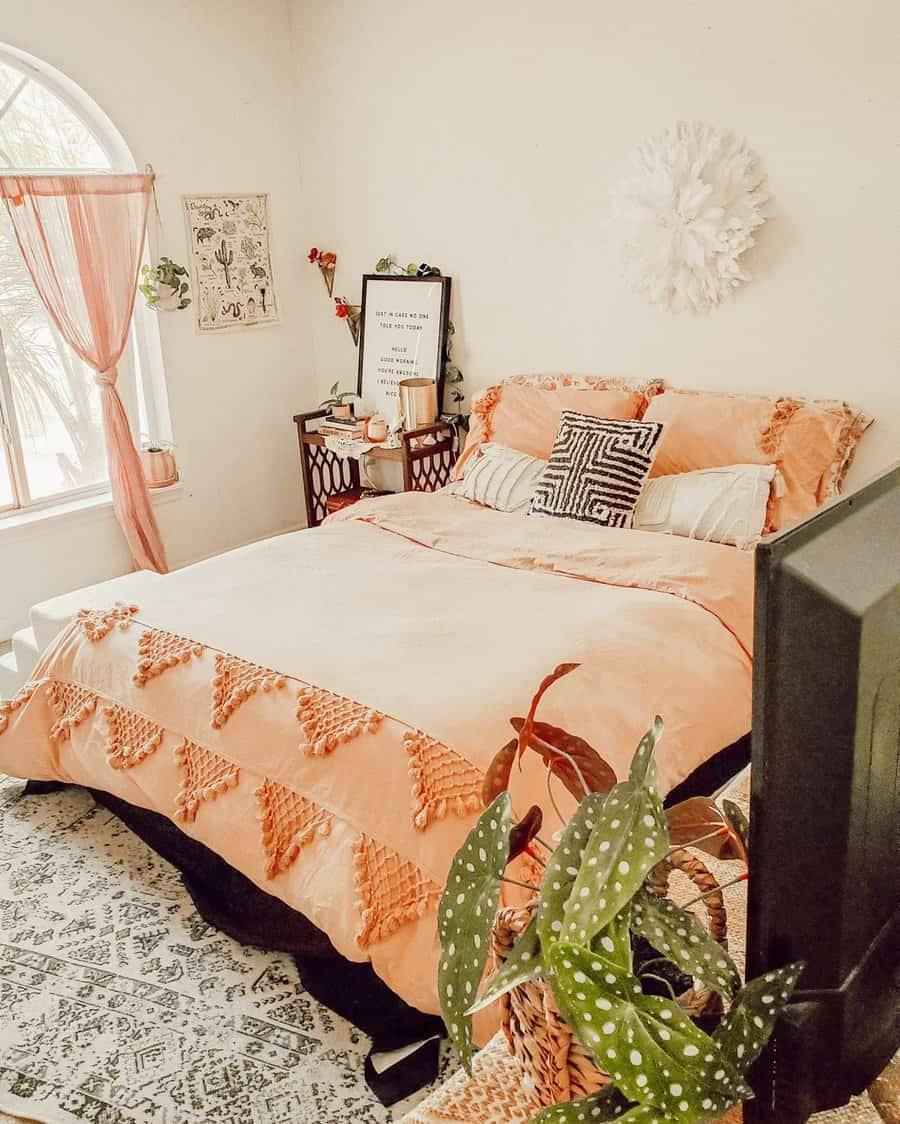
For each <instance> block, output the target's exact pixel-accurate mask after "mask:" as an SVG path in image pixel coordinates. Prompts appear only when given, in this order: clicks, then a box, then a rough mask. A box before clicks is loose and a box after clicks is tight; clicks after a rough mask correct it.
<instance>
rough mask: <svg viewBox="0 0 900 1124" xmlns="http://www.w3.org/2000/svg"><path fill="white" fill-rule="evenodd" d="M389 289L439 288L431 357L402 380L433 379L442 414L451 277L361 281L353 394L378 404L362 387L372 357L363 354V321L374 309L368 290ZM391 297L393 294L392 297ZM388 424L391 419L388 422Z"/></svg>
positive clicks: (379, 276) (376, 276)
mask: <svg viewBox="0 0 900 1124" xmlns="http://www.w3.org/2000/svg"><path fill="white" fill-rule="evenodd" d="M382 282H383V283H384V284H388V285H417V286H418V285H432V286H439V288H440V305H439V313H438V316H439V320H438V333H437V341H436V347H435V348H434V351H433V354H430V355H429V357H428V362H427V363H426V364H420V365H418V366H417V368H416V369H415V370H411V371H410V372H409V374H408V375H407V376H405V377H409V378H429V379H431V378H433V379H434V380H435V383H436V385H437V403H438V413H439V414H440V413H441V412H442V411H443V403H444V365H445V362H446V356H447V333H448V325H449V323H450V290H451V284H452V279H451V278H450V277H442V276H435V275H429V276H427V277H414V276H409V275H403V274H387V273H365V274H363V279H362V301H361V310H360V322H359V370H358V373H357V380H356V392H357V394H358V395H359V397H360V398H362V399H364V400H375V401H377V395H375V394H374V393H372V392H371V391H372V388H371V387H370V388H368V389H369V391H370V393H369V394H367V387H366V385H365V381H364V379H365V374H366V368H367V359H368V360H372V358H373V357H372V356H371V355H367V352H366V337H367V332H366V319H367V313H368V314H369V315H372V313H373V311H374V308H373V303H372V296H371V292H374V290H371V291H370V287H371V286H374V285H376V284H377V285H380V284H382ZM392 295H393V294H392ZM368 336H369V338H370V339H371V337H372V332H371V331H370V332H369V333H368ZM388 420H390V419H388Z"/></svg>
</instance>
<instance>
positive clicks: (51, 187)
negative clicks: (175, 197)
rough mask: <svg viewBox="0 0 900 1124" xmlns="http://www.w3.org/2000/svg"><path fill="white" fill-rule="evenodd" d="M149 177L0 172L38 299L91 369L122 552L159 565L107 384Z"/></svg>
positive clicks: (132, 277) (138, 470)
mask: <svg viewBox="0 0 900 1124" xmlns="http://www.w3.org/2000/svg"><path fill="white" fill-rule="evenodd" d="M152 186H153V177H152V176H150V175H124V176H116V175H93V176H49V175H37V176H12V175H8V176H0V196H2V198H3V201H4V203H5V204H6V209H7V211H8V212H9V217H10V219H11V220H12V224H13V229H14V230H15V235H16V240H17V241H18V243H19V248H20V250H21V251H22V256H23V257H24V259H25V264H26V265H27V267H28V272H29V273H30V274H31V278H32V280H33V281H34V284H35V287H36V288H37V291H38V293H39V294H40V297H41V300H42V301H43V303H44V305H45V306H46V309H47V312H48V313H49V314H50V316H51V318H52V319H53V322H54V324H56V326H57V328H58V329H59V331H60V333H61V335H62V337H63V339H64V340H65V341H66V342H67V343H68V344H69V346H70V347H71V348H72V350H73V351H74V352H75V353H76V355H78V356H79V357H80V358H81V359H83V360H84V361H85V363H87V364H89V365H90V366H91V367H93V369H94V370H95V371H96V375H95V378H96V381H97V383H98V385H99V386H100V390H101V399H102V403H103V425H104V429H105V432H106V459H107V466H108V468H109V480H110V487H111V490H112V499H113V508H114V510H115V513H116V517H117V519H118V520H119V523H120V525H121V527H122V530H123V531H124V533H125V538H126V539H127V540H128V546H129V547H130V549H131V553H132V556H133V558H134V560H135V562H136V563H137V565H138V566H139V567H141V568H142V569H149V570H156V571H158V572H159V573H165V571H166V570H167V569H168V567H167V565H166V552H165V548H164V547H163V543H162V538H161V537H160V533H159V528H158V527H157V525H156V519H155V517H154V515H153V509H152V508H151V506H150V495H149V493H148V491H147V483H146V481H145V479H144V472H143V469H142V467H141V459H140V456H139V455H138V451H137V449H136V448H135V446H134V441H133V439H132V436H131V429H130V427H129V424H128V418H127V416H126V414H125V408H124V407H123V405H122V399H121V398H120V397H119V392H118V390H117V389H116V379H117V378H118V371H117V369H116V364H117V363H118V361H119V359H120V358H121V355H122V352H123V350H124V348H125V344H126V342H127V340H128V332H129V330H130V328H131V314H132V310H133V309H134V297H135V291H136V289H137V280H138V270H139V268H140V263H141V253H142V250H143V246H144V237H145V234H146V229H147V207H148V204H149V200H150V193H151V190H152Z"/></svg>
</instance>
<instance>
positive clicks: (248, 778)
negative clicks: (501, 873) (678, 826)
mask: <svg viewBox="0 0 900 1124" xmlns="http://www.w3.org/2000/svg"><path fill="white" fill-rule="evenodd" d="M525 519H526V517H525V516H523V515H509V514H506V513H500V512H496V511H491V510H489V509H486V508H480V507H477V506H475V505H473V504H470V503H468V502H467V501H465V500H462V499H460V498H458V497H456V496H453V495H449V494H438V495H426V494H424V493H406V494H403V495H400V496H396V497H390V498H385V499H382V500H377V501H372V502H371V503H369V504H359V505H356V506H355V507H354V508H352V509H348V513H347V514H346V516H345V517H344V518H342V519H338V520H335V521H332V522H329V523H327V524H326V525H325V526H324V527H322V528H318V529H316V530H315V531H313V532H298V533H294V534H290V535H284V536H281V537H278V538H275V539H271V540H268V541H266V542H264V543H259V544H256V545H253V546H250V547H247V548H244V549H242V550H238V551H234V552H232V553H230V554H227V555H224V556H221V557H219V558H216V559H212V560H210V561H207V562H203V563H200V564H198V565H196V566H192V567H188V568H187V569H185V570H182V571H179V572H177V573H174V574H171V575H169V576H167V577H165V578H155V579H153V580H148V578H147V577H146V575H143V574H137V575H133V576H131V577H129V578H122V579H118V580H117V581H116V582H115V583H108V584H106V585H102V586H98V587H95V588H94V589H92V590H90V591H86V592H85V593H84V594H83V595H81V596H79V597H76V598H69V599H67V600H66V602H65V605H64V606H60V605H57V606H56V608H55V613H56V616H57V620H56V622H55V624H56V626H59V625H61V624H62V625H64V627H63V628H62V631H61V632H60V633H59V635H58V637H57V638H56V639H55V640H54V641H53V642H52V644H51V646H50V647H49V649H48V650H47V652H46V653H45V655H44V657H43V659H42V660H41V662H40V664H39V666H38V667H37V669H36V671H35V675H34V678H33V679H32V681H31V682H30V683H29V684H28V685H26V686H25V687H24V688H23V689H22V690H21V691H20V692H19V693H18V695H17V696H16V697H15V698H14V699H13V700H12V701H11V703H7V704H5V705H6V706H7V708H8V710H7V713H6V714H5V716H4V717H5V722H4V723H3V725H4V726H5V729H4V730H3V732H2V733H0V768H2V769H3V770H5V771H6V772H8V773H11V774H13V775H17V776H23V777H29V778H33V779H40V780H63V781H71V782H75V783H78V784H83V785H86V786H89V787H93V788H98V789H102V790H105V791H108V792H110V793H112V794H113V795H114V796H117V797H119V798H121V799H123V800H126V801H128V802H129V803H131V804H135V805H138V806H140V807H144V808H151V809H153V810H155V811H158V812H161V813H163V814H164V815H166V816H168V817H169V818H170V819H173V820H175V822H177V823H178V824H179V825H180V827H181V828H182V830H183V831H185V832H186V833H188V834H189V835H191V836H193V837H195V838H197V839H199V840H201V841H202V842H203V843H205V844H206V845H207V846H209V847H210V848H211V849H212V850H213V851H215V852H216V853H217V854H219V855H221V856H222V857H223V858H225V859H226V860H227V862H228V863H230V864H231V865H232V866H234V867H235V868H236V869H237V870H239V871H241V872H242V873H243V874H245V875H247V877H249V878H250V879H251V880H252V881H253V882H255V883H256V884H257V885H259V886H261V887H263V888H264V889H265V890H267V891H268V892H269V893H272V894H274V895H276V896H277V897H279V898H280V899H281V900H283V901H284V902H286V903H287V904H288V905H290V906H291V907H292V908H293V909H296V910H298V911H300V912H301V913H303V914H305V915H306V916H308V917H309V918H310V919H311V920H312V921H313V922H314V923H315V924H316V925H317V926H319V927H320V928H321V929H323V930H324V931H325V932H326V933H327V934H328V936H329V937H330V938H331V940H332V942H333V943H334V945H335V947H336V948H337V949H338V951H339V952H340V953H341V954H342V955H343V956H345V957H347V958H348V959H351V960H361V959H369V960H371V962H372V965H373V966H374V968H375V970H376V972H377V973H378V974H379V975H380V976H381V977H382V978H383V979H384V980H385V981H386V982H387V983H388V984H389V986H390V987H391V988H392V989H393V990H394V991H395V992H396V993H397V994H399V995H400V996H401V997H402V998H403V999H404V1000H406V1001H407V1002H408V1003H410V1004H411V1005H412V1006H414V1007H417V1008H419V1009H420V1010H423V1011H426V1012H436V1011H437V1010H438V1005H437V999H436V995H435V981H436V975H435V971H434V967H435V964H436V956H437V942H436V932H435V907H436V903H437V898H438V896H439V894H440V889H441V887H442V885H443V879H444V876H445V874H446V871H447V869H448V866H449V863H450V860H451V858H452V855H453V853H454V851H455V850H456V848H457V846H458V845H459V843H460V841H461V840H462V838H463V837H464V836H465V834H466V832H467V830H468V828H469V827H470V826H471V823H472V822H473V818H474V816H475V814H476V811H477V809H478V808H479V807H480V790H481V780H482V774H483V770H484V769H485V768H486V767H487V765H488V763H489V761H490V758H491V756H492V755H493V753H494V752H495V750H496V749H497V748H498V747H499V746H500V745H502V744H503V743H504V742H506V741H507V740H508V739H509V737H510V736H511V734H512V731H511V729H510V727H509V725H508V720H509V718H510V717H512V716H515V715H518V714H521V713H522V711H523V707H524V706H525V705H526V704H527V700H528V699H529V698H530V696H531V694H532V692H533V691H534V689H535V687H536V685H537V683H538V682H539V681H540V680H541V678H542V677H543V676H544V675H545V674H546V672H547V670H548V668H551V667H553V666H554V665H555V664H557V663H560V662H562V661H564V660H570V659H574V660H580V661H581V662H582V665H583V667H582V671H581V673H580V674H579V677H578V678H579V679H580V683H579V684H578V687H577V689H571V688H570V689H566V685H565V684H560V686H559V689H558V690H557V691H555V692H554V696H553V698H552V700H551V699H548V702H547V707H546V717H547V720H548V721H553V722H556V723H557V724H560V725H565V726H566V727H567V728H569V729H572V730H577V731H579V732H580V733H581V735H582V736H584V737H585V738H587V739H588V740H589V741H591V742H592V743H593V744H595V745H597V746H598V747H601V748H602V751H603V752H604V754H605V755H606V756H607V758H608V759H609V760H610V761H611V763H612V764H613V765H614V767H616V768H618V769H623V768H624V767H625V764H626V762H627V760H628V759H629V754H630V750H631V748H632V747H633V746H634V744H635V743H636V741H637V738H638V737H639V736H640V733H641V732H642V730H643V729H644V728H645V727H646V724H647V721H648V719H652V716H653V714H654V713H655V712H656V711H661V712H662V713H664V714H666V716H667V736H666V740H665V750H664V751H663V752H662V754H661V758H660V771H661V778H662V784H663V786H664V787H665V788H666V789H670V788H672V787H673V786H675V785H676V784H677V783H678V782H679V781H681V780H683V778H684V777H686V776H687V775H688V774H689V773H690V772H691V771H692V770H693V769H694V768H695V767H696V766H697V765H699V764H701V763H702V762H703V761H704V760H706V759H707V758H709V757H711V756H712V755H714V754H715V753H716V751H717V750H720V749H722V748H723V747H724V746H727V745H729V744H731V743H732V742H734V741H735V740H737V739H738V738H739V737H740V736H741V735H743V734H745V733H746V732H747V730H748V729H749V726H750V686H751V661H750V657H749V654H748V653H749V650H750V645H751V616H752V580H753V579H752V555H750V554H747V553H745V552H740V551H736V550H733V549H731V548H728V547H725V546H721V545H719V544H715V543H706V542H697V541H692V540H689V539H680V538H675V537H670V536H660V535H653V534H650V533H647V532H641V531H624V532H623V531H615V530H607V531H605V532H601V531H597V530H593V531H592V532H591V533H590V534H587V533H585V531H584V529H583V528H582V527H577V526H576V527H571V526H568V525H566V526H563V525H560V524H558V523H550V522H543V523H542V522H541V521H534V520H533V521H532V526H530V527H529V529H528V534H527V535H525V533H524V532H525V527H524V521H525ZM117 603H118V605H117ZM76 606H77V607H76ZM53 615H54V611H53V610H51V611H50V612H49V616H50V617H52V616H53ZM66 615H68V616H69V617H70V618H71V619H70V621H69V623H68V624H65V623H64V619H63V618H64V617H65V616H66ZM423 621H427V622H428V624H427V626H426V627H423V624H422V622H423ZM713 685H714V689H711V688H712V687H713ZM536 766H537V762H535V763H531V762H529V763H528V766H527V770H526V773H525V774H524V775H523V777H522V779H521V785H520V793H521V797H520V799H521V803H522V806H523V808H524V807H527V806H528V805H529V804H532V803H536V804H539V805H542V806H544V807H545V809H546V810H547V813H548V815H551V814H552V809H550V808H549V807H548V805H547V793H546V788H545V784H544V777H543V772H542V770H541V769H540V768H538V767H536Z"/></svg>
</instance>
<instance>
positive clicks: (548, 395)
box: [451, 375, 663, 480]
mask: <svg viewBox="0 0 900 1124" xmlns="http://www.w3.org/2000/svg"><path fill="white" fill-rule="evenodd" d="M662 387H663V383H662V382H661V381H660V380H658V379H657V380H652V381H648V382H640V383H632V382H628V381H626V380H625V379H617V378H604V377H601V376H596V377H594V376H585V377H577V376H574V375H513V376H512V377H511V378H508V379H504V380H503V381H502V382H500V383H497V384H496V385H494V386H489V387H487V388H486V389H484V390H482V391H481V392H480V393H479V394H478V395H477V396H476V397H475V398H474V400H473V402H472V416H471V418H470V419H469V434H468V437H467V438H466V446H465V448H464V450H463V452H462V456H460V458H459V460H458V461H457V462H456V464H455V465H454V468H453V472H452V474H451V479H452V480H460V479H461V478H462V477H463V475H464V474H465V470H466V465H467V464H468V463H469V462H470V460H471V459H472V458H473V457H476V456H478V455H479V450H480V447H481V445H482V444H484V443H485V442H486V441H494V442H496V443H497V444H498V445H505V446H506V447H507V448H509V449H517V450H518V451H519V452H521V453H527V454H528V455H529V456H531V457H540V458H541V460H546V459H547V458H548V457H549V456H550V453H551V451H552V449H553V443H554V441H555V440H556V431H557V430H558V429H559V418H560V414H562V412H563V410H576V411H577V412H578V413H580V414H587V415H589V416H590V417H593V418H613V419H615V420H616V421H634V420H636V419H640V418H641V416H642V415H643V413H644V410H645V409H646V408H647V403H648V402H649V400H650V399H651V398H652V397H653V395H654V394H658V393H659V392H660V391H661V390H662Z"/></svg>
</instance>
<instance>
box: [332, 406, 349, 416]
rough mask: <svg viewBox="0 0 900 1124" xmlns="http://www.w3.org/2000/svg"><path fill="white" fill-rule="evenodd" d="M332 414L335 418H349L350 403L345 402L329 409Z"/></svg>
mask: <svg viewBox="0 0 900 1124" xmlns="http://www.w3.org/2000/svg"><path fill="white" fill-rule="evenodd" d="M331 413H332V415H333V416H334V417H336V418H349V417H350V403H349V402H345V403H344V405H342V406H335V407H334V409H333V410H332V411H331Z"/></svg>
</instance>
